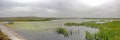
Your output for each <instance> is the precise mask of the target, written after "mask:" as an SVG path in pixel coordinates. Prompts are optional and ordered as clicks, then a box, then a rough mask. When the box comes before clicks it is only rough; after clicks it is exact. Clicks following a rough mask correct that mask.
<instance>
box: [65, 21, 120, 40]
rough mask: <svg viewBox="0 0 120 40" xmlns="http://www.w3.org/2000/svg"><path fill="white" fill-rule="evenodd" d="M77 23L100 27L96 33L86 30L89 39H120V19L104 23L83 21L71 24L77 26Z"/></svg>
mask: <svg viewBox="0 0 120 40" xmlns="http://www.w3.org/2000/svg"><path fill="white" fill-rule="evenodd" d="M75 24H79V25H80V26H88V27H95V28H99V32H97V33H95V34H90V33H89V32H86V39H87V40H120V21H113V22H107V23H102V24H98V23H95V22H82V23H74V24H71V25H72V26H76V25H75ZM65 25H66V24H65ZM77 26H78V25H77Z"/></svg>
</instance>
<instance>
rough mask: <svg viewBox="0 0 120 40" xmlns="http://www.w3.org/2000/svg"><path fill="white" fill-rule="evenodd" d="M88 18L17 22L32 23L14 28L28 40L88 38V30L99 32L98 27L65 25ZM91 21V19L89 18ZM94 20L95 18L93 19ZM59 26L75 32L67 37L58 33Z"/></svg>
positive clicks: (75, 39) (83, 39)
mask: <svg viewBox="0 0 120 40" xmlns="http://www.w3.org/2000/svg"><path fill="white" fill-rule="evenodd" d="M82 21H88V20H81V19H62V20H53V21H39V22H38V21H37V22H35V21H34V22H16V23H23V24H24V23H31V26H30V28H29V26H28V27H26V28H24V27H25V26H24V27H23V26H18V27H15V28H14V29H13V30H14V31H15V32H16V33H18V34H19V35H21V36H22V37H24V38H26V39H27V40H86V38H85V35H86V31H89V32H90V33H95V32H98V31H99V30H98V29H97V28H90V27H86V26H70V27H69V26H65V25H64V23H66V22H82ZM89 21H90V20H89ZM92 21H93V20H92ZM41 26H42V27H41ZM57 27H62V28H65V29H67V30H72V32H73V34H72V35H69V36H68V37H65V36H64V35H62V34H58V33H57V32H56V31H55V30H56V28H57Z"/></svg>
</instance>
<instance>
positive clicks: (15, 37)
mask: <svg viewBox="0 0 120 40" xmlns="http://www.w3.org/2000/svg"><path fill="white" fill-rule="evenodd" d="M0 29H1V32H2V33H4V35H7V36H8V38H9V39H11V40H26V39H25V38H23V37H21V36H20V35H18V34H17V33H15V32H14V31H13V30H12V29H11V28H9V27H6V26H4V25H3V24H0Z"/></svg>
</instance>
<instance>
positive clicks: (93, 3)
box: [0, 0, 120, 18]
mask: <svg viewBox="0 0 120 40" xmlns="http://www.w3.org/2000/svg"><path fill="white" fill-rule="evenodd" d="M21 16H37V17H80V18H83V17H87V18H89V17H96V18H101V17H102V18H103V17H110V18H111V17H114V18H120V0H30V1H28V0H27V1H20V0H0V17H21Z"/></svg>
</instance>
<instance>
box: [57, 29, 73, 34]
mask: <svg viewBox="0 0 120 40" xmlns="http://www.w3.org/2000/svg"><path fill="white" fill-rule="evenodd" d="M56 31H57V33H59V34H62V35H64V36H69V35H71V34H72V31H67V30H66V29H64V28H57V30H56Z"/></svg>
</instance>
